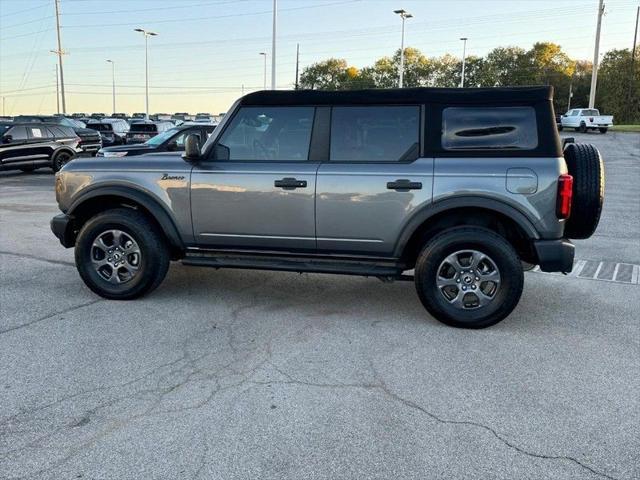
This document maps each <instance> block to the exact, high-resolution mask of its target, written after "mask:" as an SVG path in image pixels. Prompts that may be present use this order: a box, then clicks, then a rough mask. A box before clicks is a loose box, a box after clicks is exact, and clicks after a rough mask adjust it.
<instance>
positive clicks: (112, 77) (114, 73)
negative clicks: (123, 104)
mask: <svg viewBox="0 0 640 480" xmlns="http://www.w3.org/2000/svg"><path fill="white" fill-rule="evenodd" d="M107 63H110V64H111V82H112V90H113V113H116V63H115V62H114V61H113V60H107ZM147 108H148V107H147Z"/></svg>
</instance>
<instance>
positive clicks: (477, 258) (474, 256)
mask: <svg viewBox="0 0 640 480" xmlns="http://www.w3.org/2000/svg"><path fill="white" fill-rule="evenodd" d="M486 258H487V256H486V255H485V254H484V253H480V252H476V251H473V252H471V269H472V270H474V269H477V268H478V266H479V265H480V263H481V262H482V261H483V260H486Z"/></svg>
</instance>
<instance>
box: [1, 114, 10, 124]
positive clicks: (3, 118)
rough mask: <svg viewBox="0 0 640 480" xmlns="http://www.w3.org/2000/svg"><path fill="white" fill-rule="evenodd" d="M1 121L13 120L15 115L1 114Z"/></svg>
mask: <svg viewBox="0 0 640 480" xmlns="http://www.w3.org/2000/svg"><path fill="white" fill-rule="evenodd" d="M0 122H13V117H8V116H5V115H0Z"/></svg>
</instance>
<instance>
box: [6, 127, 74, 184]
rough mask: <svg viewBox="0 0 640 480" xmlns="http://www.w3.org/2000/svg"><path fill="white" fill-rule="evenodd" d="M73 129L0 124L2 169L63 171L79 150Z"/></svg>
mask: <svg viewBox="0 0 640 480" xmlns="http://www.w3.org/2000/svg"><path fill="white" fill-rule="evenodd" d="M79 142H80V138H78V136H77V135H76V134H75V132H74V131H73V129H72V128H71V127H65V126H62V125H52V124H49V125H45V124H43V123H42V122H38V123H19V122H5V123H0V170H22V171H23V172H30V171H32V170H35V169H36V168H40V167H51V169H52V170H53V171H54V172H57V171H58V170H60V169H61V168H62V167H63V166H64V165H65V164H66V163H67V162H68V161H69V160H71V159H72V158H73V157H75V156H76V153H77V152H78V151H79V149H78V143H79Z"/></svg>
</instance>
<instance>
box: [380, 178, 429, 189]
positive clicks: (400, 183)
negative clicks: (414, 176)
mask: <svg viewBox="0 0 640 480" xmlns="http://www.w3.org/2000/svg"><path fill="white" fill-rule="evenodd" d="M387 189H388V190H397V191H399V192H408V191H409V190H422V182H412V181H410V180H406V179H399V180H396V181H395V182H387Z"/></svg>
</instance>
